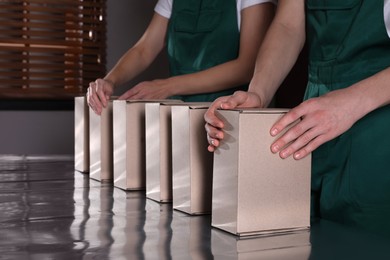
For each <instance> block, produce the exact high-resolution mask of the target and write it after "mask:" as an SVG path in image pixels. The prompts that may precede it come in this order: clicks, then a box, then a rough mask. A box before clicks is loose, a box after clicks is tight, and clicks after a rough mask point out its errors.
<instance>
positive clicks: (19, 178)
mask: <svg viewBox="0 0 390 260" xmlns="http://www.w3.org/2000/svg"><path fill="white" fill-rule="evenodd" d="M73 168H74V162H73V160H72V159H69V158H67V157H50V156H49V157H45V156H42V157H40V156H27V157H26V156H0V259H390V239H388V238H386V237H382V236H379V235H376V234H370V233H366V232H364V231H362V230H356V229H353V228H350V227H345V226H342V225H339V224H336V223H332V222H329V221H324V220H321V221H316V222H313V223H312V226H311V230H310V232H309V231H306V232H301V233H297V234H285V235H280V236H265V237H252V238H248V239H238V238H237V237H235V236H233V235H230V234H228V233H225V232H223V231H220V230H217V229H215V228H212V227H211V226H210V222H211V216H210V215H208V216H189V215H187V214H185V213H181V212H179V211H176V210H173V209H172V206H171V204H159V203H156V202H154V201H151V200H149V199H146V198H145V193H144V192H142V191H140V192H125V191H123V190H121V189H118V188H113V187H112V184H110V183H100V182H97V181H94V180H90V179H89V176H88V175H87V174H82V173H79V172H75V171H74V169H73Z"/></svg>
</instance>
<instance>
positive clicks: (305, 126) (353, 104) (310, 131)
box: [270, 89, 359, 160]
mask: <svg viewBox="0 0 390 260" xmlns="http://www.w3.org/2000/svg"><path fill="white" fill-rule="evenodd" d="M357 103H358V101H357V99H353V98H351V95H350V94H348V90H346V89H342V90H336V91H332V92H329V93H328V94H326V95H324V96H320V97H317V98H312V99H309V100H307V101H305V102H303V103H301V104H300V105H298V106H297V107H295V108H293V109H292V110H290V111H289V112H288V113H287V114H285V115H284V116H283V117H282V118H280V119H279V120H278V121H277V122H276V123H275V124H274V125H273V126H272V128H271V130H270V133H271V135H272V136H276V135H277V134H279V133H281V132H282V131H283V130H284V129H285V128H286V127H287V126H289V125H290V124H292V123H293V122H295V121H296V120H298V119H301V120H300V121H299V122H298V123H297V124H296V125H295V126H293V127H292V128H290V129H289V130H288V131H287V132H286V133H284V134H283V135H282V136H281V137H279V138H278V139H277V140H276V141H275V142H274V143H273V144H272V145H271V151H272V152H273V153H279V156H280V157H281V158H287V157H289V156H290V155H293V157H294V159H296V160H299V159H302V158H304V157H305V156H307V155H308V154H310V153H311V152H312V151H314V150H315V149H316V148H317V147H319V146H320V145H322V144H323V143H325V142H327V141H330V140H332V139H334V138H335V137H337V136H339V135H341V134H342V133H344V132H345V131H347V130H348V129H349V128H350V127H351V126H352V125H353V124H354V123H355V122H356V121H357V120H358V119H359V115H358V112H356V110H357V109H356V108H357V107H358V106H359V104H357Z"/></svg>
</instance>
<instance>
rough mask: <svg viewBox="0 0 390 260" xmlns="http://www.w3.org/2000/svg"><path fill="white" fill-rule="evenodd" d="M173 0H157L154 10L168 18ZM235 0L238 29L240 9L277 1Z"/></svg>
mask: <svg viewBox="0 0 390 260" xmlns="http://www.w3.org/2000/svg"><path fill="white" fill-rule="evenodd" d="M173 1H174V0H159V1H158V2H157V4H156V7H155V8H154V11H155V12H156V13H158V14H159V15H161V16H163V17H165V18H168V19H169V18H170V17H171V13H172V2H173ZM236 1H237V20H238V21H237V22H238V29H240V25H241V10H243V9H245V8H247V7H250V6H252V5H257V4H262V3H274V4H276V3H277V0H236Z"/></svg>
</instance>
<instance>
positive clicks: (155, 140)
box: [145, 102, 182, 202]
mask: <svg viewBox="0 0 390 260" xmlns="http://www.w3.org/2000/svg"><path fill="white" fill-rule="evenodd" d="M181 103H182V102H181ZM177 104H180V102H179V103H175V102H174V103H172V102H169V103H168V102H161V103H147V104H146V105H145V145H146V197H147V198H149V199H152V200H155V201H158V202H172V130H171V124H172V122H171V106H174V105H177Z"/></svg>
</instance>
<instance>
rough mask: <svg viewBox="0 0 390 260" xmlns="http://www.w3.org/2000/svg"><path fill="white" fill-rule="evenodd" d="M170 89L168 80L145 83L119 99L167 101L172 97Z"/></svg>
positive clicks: (136, 86)
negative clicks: (166, 99)
mask: <svg viewBox="0 0 390 260" xmlns="http://www.w3.org/2000/svg"><path fill="white" fill-rule="evenodd" d="M168 88H169V85H168V81H167V80H162V79H158V80H153V81H144V82H141V83H139V84H137V85H135V86H134V87H132V88H131V89H129V90H128V91H126V92H125V93H124V94H123V95H121V96H120V97H119V98H118V99H119V100H128V99H165V98H167V97H169V96H171V94H170V92H169V91H168Z"/></svg>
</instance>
